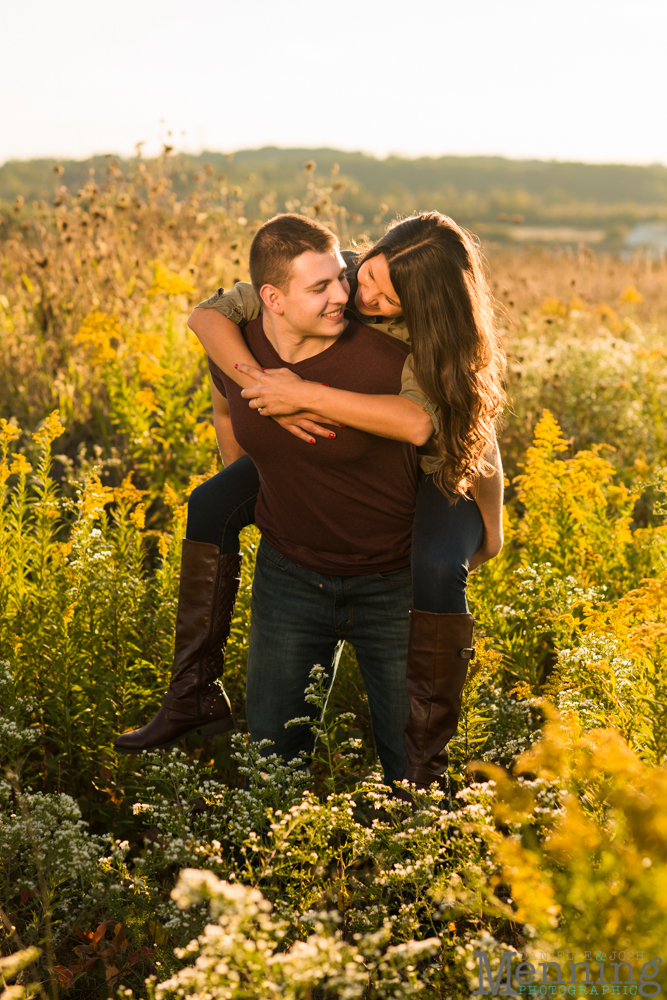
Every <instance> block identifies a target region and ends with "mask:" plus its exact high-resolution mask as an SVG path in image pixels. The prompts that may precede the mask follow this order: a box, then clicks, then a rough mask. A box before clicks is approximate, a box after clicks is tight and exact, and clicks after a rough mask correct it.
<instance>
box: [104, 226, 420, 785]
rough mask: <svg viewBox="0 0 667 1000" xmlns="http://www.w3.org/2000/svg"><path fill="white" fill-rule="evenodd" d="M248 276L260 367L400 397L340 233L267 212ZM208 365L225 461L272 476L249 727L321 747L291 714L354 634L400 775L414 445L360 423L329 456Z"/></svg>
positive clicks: (398, 364) (250, 333)
mask: <svg viewBox="0 0 667 1000" xmlns="http://www.w3.org/2000/svg"><path fill="white" fill-rule="evenodd" d="M250 273H251V278H252V281H253V285H254V287H255V289H256V290H257V292H258V294H259V295H260V297H261V299H262V303H263V314H262V316H261V317H260V318H259V319H257V320H254V321H253V322H252V323H250V324H248V326H247V327H246V329H245V331H244V333H245V339H246V341H247V344H248V347H249V348H250V350H251V351H252V353H253V354H254V356H255V357H256V359H257V360H258V362H259V363H260V364H261V365H262V366H264V367H266V368H279V367H283V368H288V369H290V370H292V371H294V372H295V373H297V374H299V375H300V376H302V377H303V378H306V379H309V380H315V381H320V382H326V383H328V384H331V385H340V386H344V387H345V388H346V389H349V390H352V391H357V392H364V393H379V394H398V392H399V391H400V387H401V372H402V369H403V365H404V361H405V357H406V355H407V353H408V348H407V347H406V346H405V345H404V344H402V343H401V342H400V341H397V340H396V339H395V338H391V337H388V336H387V335H385V334H382V333H377V332H375V331H373V330H370V329H369V328H367V327H365V326H362V325H361V324H360V323H358V322H356V321H352V322H350V321H348V320H346V319H345V317H344V309H345V305H346V303H347V298H348V295H349V287H348V285H347V281H346V280H345V262H344V261H343V259H342V257H341V255H340V251H339V247H338V242H337V240H336V238H335V237H334V236H333V234H332V233H331V232H330V231H329V230H327V229H325V228H324V227H323V226H321V225H320V224H319V223H317V222H314V221H312V220H309V219H306V218H303V217H301V216H291V215H284V216H278V217H277V218H275V219H272V220H270V221H269V222H268V223H266V224H265V225H264V226H262V227H261V228H260V230H259V231H258V232H257V234H256V236H255V238H254V240H253V243H252V247H251V251H250ZM209 367H210V370H211V376H212V381H213V406H214V415H215V424H216V432H217V434H218V439H219V442H220V446H221V450H222V452H223V455H224V457H225V459H226V461H227V462H229V461H230V460H234V459H235V458H238V457H240V456H241V455H242V454H243V453H244V452H245V453H247V455H249V456H250V458H252V460H253V462H254V464H255V466H256V468H257V471H258V473H259V481H260V488H259V495H258V499H257V504H256V508H255V523H256V524H257V525H258V527H259V528H260V530H261V532H262V542H261V545H260V547H259V551H258V555H257V564H256V570H255V580H254V585H253V604H252V627H251V633H250V642H249V653H248V675H247V713H248V722H249V727H250V733H251V736H252V738H253V740H261V739H264V738H268V739H270V740H272V741H273V743H274V746H275V750H276V752H278V753H280V754H282V755H283V756H284V757H285V758H286V759H290V758H292V757H294V756H296V755H297V754H298V753H299V751H300V750H309V749H310V748H311V742H312V737H311V734H310V730H309V728H308V726H307V725H304V726H301V727H290V728H289V729H285V723H286V722H287V721H288V720H289V719H291V718H294V717H301V718H302V717H304V716H312V714H313V709H312V706H309V705H308V703H307V702H305V699H304V689H305V688H306V686H307V684H308V677H309V673H310V671H311V669H312V667H313V665H314V664H316V663H320V664H322V666H323V667H324V668H325V670H327V672H328V673H329V677H330V681H332V680H333V674H334V672H335V664H336V662H337V658H338V654H339V651H340V648H341V647H342V643H343V641H344V640H347V641H349V642H350V643H351V644H352V645H353V646H354V647H355V649H356V653H357V659H358V662H359V666H360V669H361V672H362V676H363V678H364V682H365V684H366V689H367V693H368V698H369V706H370V710H371V718H372V722H373V730H374V735H375V739H376V744H377V748H378V753H379V756H380V759H381V761H382V764H383V767H384V772H385V780H387V781H389V782H391V781H393V780H396V779H398V778H400V776H401V774H402V772H403V768H404V765H405V755H404V754H405V752H404V747H403V739H402V734H403V729H404V727H405V723H406V721H407V717H408V713H409V706H408V700H407V692H406V683H405V669H406V659H407V642H408V611H409V608H410V603H411V577H410V568H409V554H410V537H411V529H412V520H413V514H414V500H415V490H416V479H417V466H416V456H415V451H414V447H413V446H412V445H411V444H409V443H408V442H407V441H406V442H399V441H394V440H390V439H387V438H379V437H376V436H374V435H371V434H367V433H365V432H363V431H358V430H355V429H353V428H348V427H346V428H338V429H337V431H336V438H335V440H332V441H331V442H329V443H328V445H327V447H326V449H324V448H321V447H320V448H311V447H308V446H307V445H305V444H304V443H303V442H302V441H300V440H298V439H297V438H296V437H293V436H292V435H290V434H286V433H285V430H284V429H283V428H281V427H280V426H279V425H278V424H277V423H275V422H273V421H271V420H268V421H267V420H265V419H262V418H261V416H260V415H259V414H258V413H257V412H256V411H255V410H253V409H251V408H250V407H249V406H248V403H247V401H246V400H244V399H243V398H242V396H241V390H240V387H239V386H238V385H236V383H235V382H233V381H232V380H231V379H230V378H229V377H228V376H226V375H225V374H224V373H223V372H222V371H221V370H220V369H219V368H217V367H216V366H215V364H213V362H212V361H209ZM406 402H408V407H410V413H409V417H408V422H410V421H413V422H414V425H415V427H414V434H415V435H416V437H417V438H423V439H426V438H427V437H428V436H429V435H430V433H432V426H431V420H430V418H429V417H428V416H427V415H426V414H425V413H424V412H423V411H422V410H421V409H420V408H419V407H418V406H416V405H415V404H411V403H409V401H406ZM417 425H419V426H417ZM127 735H128V736H129V735H130V734H127ZM121 739H122V737H121Z"/></svg>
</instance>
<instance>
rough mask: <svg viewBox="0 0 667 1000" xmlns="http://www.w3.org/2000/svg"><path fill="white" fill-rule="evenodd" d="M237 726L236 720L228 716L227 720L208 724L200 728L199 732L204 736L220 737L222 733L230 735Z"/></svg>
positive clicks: (218, 720) (217, 720)
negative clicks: (231, 730) (230, 731)
mask: <svg viewBox="0 0 667 1000" xmlns="http://www.w3.org/2000/svg"><path fill="white" fill-rule="evenodd" d="M235 726H236V723H235V722H234V719H233V718H232V716H231V715H228V716H227V717H226V718H225V719H216V721H215V722H207V723H206V725H205V726H201V727H200V729H199V732H200V733H201V735H202V736H219V735H220V734H221V733H228V732H229V730H230V729H234V728H235Z"/></svg>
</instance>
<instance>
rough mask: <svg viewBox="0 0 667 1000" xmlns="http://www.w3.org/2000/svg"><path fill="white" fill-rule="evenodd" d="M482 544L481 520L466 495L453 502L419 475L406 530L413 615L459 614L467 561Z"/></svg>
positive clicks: (465, 606) (430, 479)
mask: <svg viewBox="0 0 667 1000" xmlns="http://www.w3.org/2000/svg"><path fill="white" fill-rule="evenodd" d="M483 540H484V522H483V521H482V515H481V514H480V512H479V507H478V506H477V504H476V503H475V501H474V500H473V499H472V498H471V497H458V499H457V500H456V502H455V503H450V498H449V497H448V496H445V495H444V494H443V493H442V492H441V491H440V490H439V489H438V487H437V486H436V485H435V479H434V477H433V476H427V475H425V474H424V473H423V472H420V473H419V485H418V486H417V505H416V508H415V520H414V526H413V529H412V600H413V606H414V607H415V608H417V610H418V611H430V612H431V613H432V614H436V615H440V614H450V615H463V614H466V612H467V611H468V601H467V599H466V586H467V584H468V570H469V568H470V560H471V559H472V557H473V556H474V554H475V552H477V549H478V548H479V547H480V545H481V544H482V542H483Z"/></svg>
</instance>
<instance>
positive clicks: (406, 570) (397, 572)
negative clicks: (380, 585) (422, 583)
mask: <svg viewBox="0 0 667 1000" xmlns="http://www.w3.org/2000/svg"><path fill="white" fill-rule="evenodd" d="M375 575H376V576H379V577H380V579H381V580H402V579H403V578H404V577H406V578H407V577H410V578H411V577H412V567H411V566H409V565H408V566H399V567H398V569H389V570H387V571H386V572H384V573H376V574H375Z"/></svg>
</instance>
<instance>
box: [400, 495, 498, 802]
mask: <svg viewBox="0 0 667 1000" xmlns="http://www.w3.org/2000/svg"><path fill="white" fill-rule="evenodd" d="M483 538H484V524H483V521H482V516H481V514H480V512H479V508H478V507H477V504H476V503H475V501H474V500H472V499H467V498H464V497H461V498H459V499H458V500H456V502H455V503H451V502H450V498H449V497H448V496H445V495H444V494H443V493H442V492H441V491H440V490H439V489H438V488H437V486H436V485H435V482H434V480H433V476H423V475H422V476H420V481H419V487H418V492H417V509H416V511H415V522H414V530H413V545H412V581H413V609H412V611H411V612H410V642H409V647H408V669H407V685H408V697H409V699H410V718H409V719H408V724H407V726H406V728H405V732H404V735H403V739H404V743H405V749H406V754H407V759H408V764H407V767H406V769H405V772H404V777H405V778H407V779H408V781H411V782H414V783H415V784H416V785H418V786H420V787H422V788H424V787H428V786H429V785H430V784H432V782H434V781H436V782H438V783H439V784H440V786H441V787H446V786H447V765H448V763H449V753H448V751H447V743H448V742H449V740H450V739H451V738H452V736H453V735H454V733H455V732H456V727H457V725H458V721H459V716H460V714H461V697H462V692H463V685H464V684H465V680H466V675H467V672H468V662H469V660H470V659H472V657H473V656H474V653H475V651H474V648H473V645H472V641H473V638H472V637H473V626H474V623H475V622H474V618H473V617H472V615H471V614H469V613H468V603H467V601H466V585H467V582H468V569H469V566H470V560H471V559H472V557H473V555H474V554H475V552H476V551H477V549H478V548H479V547H480V545H481V544H482V541H483Z"/></svg>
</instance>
